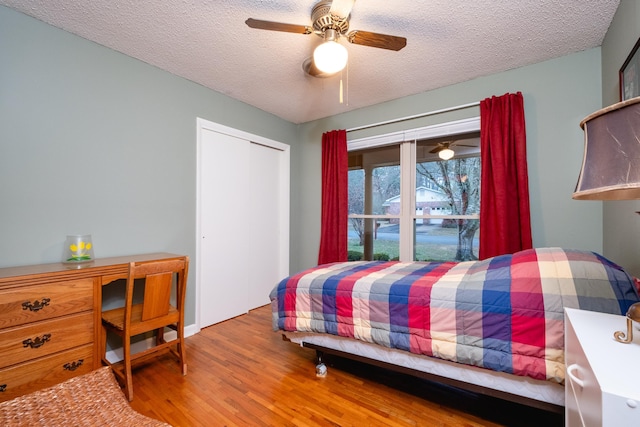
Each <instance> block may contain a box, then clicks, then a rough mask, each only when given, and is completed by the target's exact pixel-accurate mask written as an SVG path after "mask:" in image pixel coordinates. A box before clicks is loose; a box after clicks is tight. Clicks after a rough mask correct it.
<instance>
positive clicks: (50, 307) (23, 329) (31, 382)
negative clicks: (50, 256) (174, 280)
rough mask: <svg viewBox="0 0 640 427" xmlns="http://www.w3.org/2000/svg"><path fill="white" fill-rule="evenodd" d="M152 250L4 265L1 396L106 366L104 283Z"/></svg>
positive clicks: (0, 281) (0, 278) (0, 279)
mask: <svg viewBox="0 0 640 427" xmlns="http://www.w3.org/2000/svg"><path fill="white" fill-rule="evenodd" d="M178 257H180V258H181V257H183V256H182V255H175V254H170V253H152V254H142V255H131V256H122V257H113V258H101V259H96V260H94V261H92V262H89V263H84V264H65V263H61V262H60V263H53V264H40V265H29V266H20V267H7V268H0V401H3V400H8V399H12V398H13V397H16V396H20V395H23V394H26V393H30V392H32V391H35V390H38V389H41V388H44V387H49V386H51V385H54V384H57V383H59V382H62V381H64V380H66V379H68V378H71V377H74V376H77V375H80V374H84V373H87V372H89V371H91V370H93V369H96V368H98V367H100V365H101V362H100V356H101V354H100V351H101V345H100V343H99V340H98V337H99V336H100V328H101V316H100V314H101V305H102V286H103V285H106V284H108V283H111V282H113V281H115V280H118V279H124V278H126V277H127V272H128V268H129V263H130V262H132V261H135V262H139V261H152V260H160V259H167V258H178Z"/></svg>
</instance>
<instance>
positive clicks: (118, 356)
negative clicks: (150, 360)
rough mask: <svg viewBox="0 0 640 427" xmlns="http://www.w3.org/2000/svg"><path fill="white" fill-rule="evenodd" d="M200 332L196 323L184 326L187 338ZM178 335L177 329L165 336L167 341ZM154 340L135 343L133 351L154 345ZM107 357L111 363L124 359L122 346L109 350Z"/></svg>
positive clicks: (149, 339)
mask: <svg viewBox="0 0 640 427" xmlns="http://www.w3.org/2000/svg"><path fill="white" fill-rule="evenodd" d="M198 332H200V329H199V328H198V327H197V326H196V325H195V324H193V325H187V326H185V327H184V337H185V338H187V337H190V336H191V335H195V334H197V333H198ZM176 336H177V333H176V331H173V330H172V331H168V332H166V333H165V334H164V337H165V339H166V340H167V341H169V340H173V339H175V338H176ZM152 342H153V338H147V339H146V340H143V341H138V342H136V343H133V345H132V346H131V353H132V354H135V353H138V352H140V351H143V350H146V349H148V348H151V347H153V344H152ZM106 357H107V360H108V361H109V362H111V363H116V362H119V361H121V360H122V359H124V355H123V352H122V347H119V348H116V349H113V350H109V351H107V354H106Z"/></svg>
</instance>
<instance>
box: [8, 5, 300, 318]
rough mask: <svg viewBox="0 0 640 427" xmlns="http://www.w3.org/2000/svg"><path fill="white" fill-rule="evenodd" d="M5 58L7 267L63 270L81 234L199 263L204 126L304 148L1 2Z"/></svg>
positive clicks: (255, 117) (109, 246)
mask: <svg viewBox="0 0 640 427" xmlns="http://www.w3.org/2000/svg"><path fill="white" fill-rule="evenodd" d="M0 58H1V59H0V200H1V205H0V267H3V266H13V265H26V264H39V263H47V262H58V261H60V260H61V257H62V252H63V243H64V240H65V236H66V235H67V234H79V233H90V234H91V235H92V237H93V243H94V247H95V255H96V257H108V256H118V255H126V254H136V253H146V252H161V251H166V252H175V253H180V254H187V255H190V256H191V257H192V259H194V257H195V221H196V118H197V117H202V118H205V119H207V120H211V121H213V122H217V123H221V124H224V125H226V126H230V127H234V128H237V129H241V130H243V131H247V132H250V133H253V134H258V135H262V136H264V137H267V138H270V139H273V140H276V141H281V142H283V143H286V144H290V145H291V144H294V143H295V140H296V126H294V125H293V124H291V123H289V122H286V121H284V120H281V119H279V118H276V117H275V116H273V115H270V114H267V113H265V112H263V111H261V110H258V109H256V108H254V107H251V106H249V105H247V104H244V103H241V102H238V101H235V100H233V99H230V98H228V97H226V96H224V95H222V94H220V93H217V92H214V91H211V90H209V89H206V88H204V87H202V86H200V85H197V84H195V83H192V82H189V81H187V80H185V79H182V78H179V77H176V76H174V75H172V74H170V73H167V72H165V71H161V70H159V69H157V68H155V67H152V66H150V65H148V64H146V63H143V62H141V61H138V60H135V59H133V58H130V57H128V56H125V55H122V54H120V53H117V52H115V51H113V50H110V49H107V48H105V47H102V46H99V45H97V44H95V43H92V42H89V41H87V40H85V39H82V38H80V37H77V36H74V35H72V34H70V33H67V32H64V31H62V30H59V29H56V28H53V27H51V26H49V25H46V24H44V23H42V22H40V21H37V20H35V19H32V18H30V17H27V16H26V15H23V14H20V13H17V12H15V11H13V10H11V9H9V8H6V7H3V6H0ZM220 161H225V160H224V153H220ZM242 255H245V254H242ZM195 267H196V266H195V263H194V264H192V269H191V271H192V274H191V275H190V280H189V288H188V292H187V315H186V322H187V324H190V323H193V322H194V321H195V274H193V273H194V271H195Z"/></svg>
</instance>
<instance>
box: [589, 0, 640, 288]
mask: <svg viewBox="0 0 640 427" xmlns="http://www.w3.org/2000/svg"><path fill="white" fill-rule="evenodd" d="M639 37H640V2H639V1H638V0H621V2H620V6H618V10H617V11H616V15H615V16H614V18H613V22H612V23H611V25H610V26H609V31H608V32H607V36H606V37H605V39H604V42H603V43H602V105H601V107H606V106H609V105H611V104H615V103H616V102H618V101H620V84H619V83H620V80H619V70H620V68H621V67H622V64H623V63H624V61H625V60H626V59H627V56H628V55H629V53H630V52H631V49H633V46H634V45H635V43H636V42H637V41H638V38H639ZM594 111H595V110H594ZM598 203H603V204H604V215H603V224H604V225H603V227H604V229H603V231H604V237H603V239H604V254H605V255H606V256H607V257H609V258H611V259H612V260H615V261H616V262H617V263H619V264H621V265H623V266H624V267H626V268H627V269H628V270H629V271H630V272H631V273H632V274H633V275H635V276H637V277H640V216H639V215H638V214H636V212H638V211H640V202H638V201H636V200H629V201H615V202H598Z"/></svg>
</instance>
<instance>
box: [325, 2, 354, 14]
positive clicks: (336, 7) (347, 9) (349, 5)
mask: <svg viewBox="0 0 640 427" xmlns="http://www.w3.org/2000/svg"><path fill="white" fill-rule="evenodd" d="M355 2H356V0H333V1H332V2H331V9H329V13H330V14H332V15H334V16H339V17H340V18H348V17H349V15H350V14H351V9H353V5H354V3H355Z"/></svg>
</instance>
